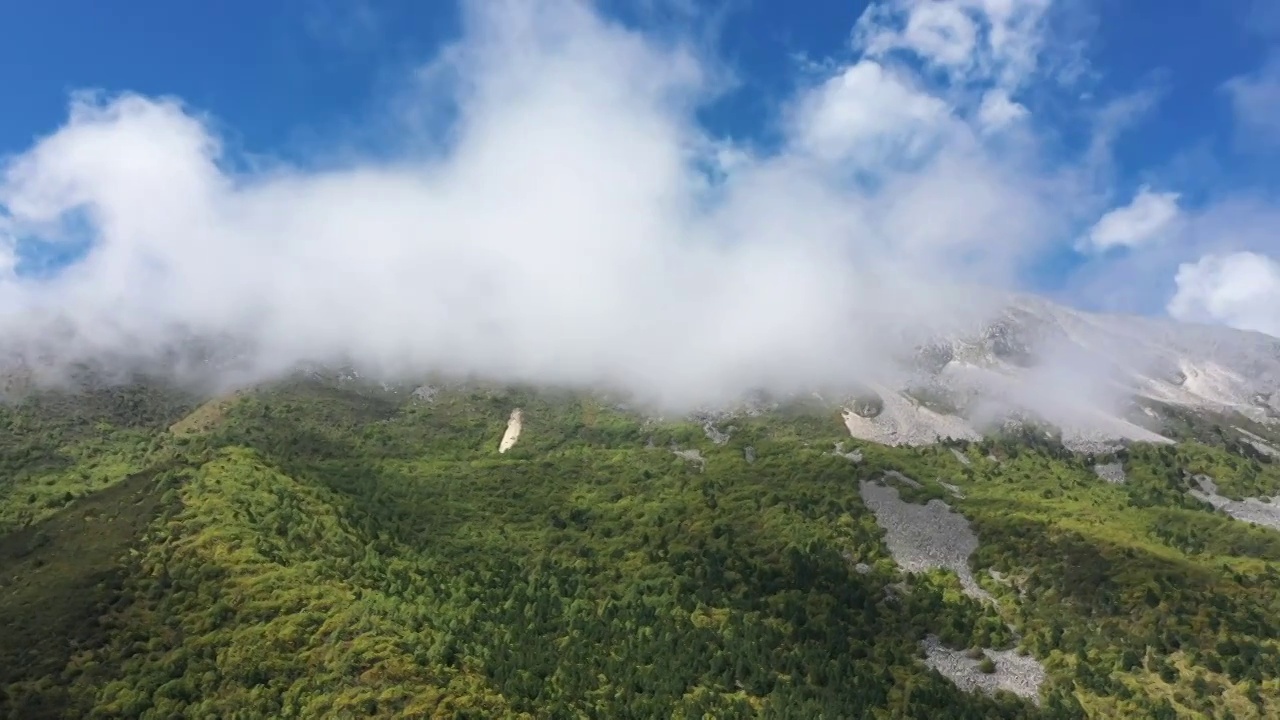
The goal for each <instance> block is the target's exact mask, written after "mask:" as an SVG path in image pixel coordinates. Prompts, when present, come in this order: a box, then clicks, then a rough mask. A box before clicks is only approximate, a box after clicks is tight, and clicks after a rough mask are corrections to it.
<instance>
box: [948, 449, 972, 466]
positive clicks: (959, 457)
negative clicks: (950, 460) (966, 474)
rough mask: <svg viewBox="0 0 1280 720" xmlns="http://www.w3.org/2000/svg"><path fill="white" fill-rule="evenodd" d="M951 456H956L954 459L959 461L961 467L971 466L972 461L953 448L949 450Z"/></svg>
mask: <svg viewBox="0 0 1280 720" xmlns="http://www.w3.org/2000/svg"><path fill="white" fill-rule="evenodd" d="M951 454H952V455H955V456H956V459H957V460H959V461H960V463H961V464H962V465H972V464H973V461H972V460H970V459H969V456H968V455H965V454H964V453H962V452H960V451H959V450H957V449H955V448H951Z"/></svg>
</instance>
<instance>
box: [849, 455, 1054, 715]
mask: <svg viewBox="0 0 1280 720" xmlns="http://www.w3.org/2000/svg"><path fill="white" fill-rule="evenodd" d="M886 476H891V477H892V479H893V480H896V481H899V482H905V483H906V484H908V485H911V486H913V487H919V486H920V484H919V483H918V482H916V481H914V480H911V479H910V478H908V477H906V476H905V475H902V474H901V473H897V472H893V471H890V472H889V473H886ZM947 487H948V489H951V488H954V490H953V492H959V488H956V487H955V486H954V485H947ZM858 490H859V492H860V493H861V494H862V500H863V502H865V503H866V504H867V507H868V508H870V509H871V512H873V513H875V516H876V522H877V523H879V525H880V527H882V528H884V530H885V544H886V545H888V547H889V553H890V554H891V555H892V556H893V560H894V562H896V563H897V564H898V567H900V568H902V570H903V571H904V572H908V573H917V572H924V571H927V570H932V569H934V568H942V569H946V570H951V571H952V572H954V573H955V574H956V575H958V576H959V577H960V584H961V585H962V586H963V587H964V590H965V593H966V594H968V595H969V596H970V597H972V598H974V599H977V600H979V601H983V602H990V603H992V604H995V598H993V597H992V596H991V594H990V593H988V592H987V591H986V590H983V589H982V588H981V587H979V586H978V581H977V580H976V579H975V578H974V577H973V571H972V570H970V569H969V556H970V555H971V554H973V551H974V550H977V549H978V536H977V535H975V534H974V532H973V530H972V529H971V528H970V527H969V521H968V520H966V519H965V517H964V516H963V515H961V514H959V513H957V512H955V511H953V510H952V509H951V507H950V506H949V505H947V504H946V503H944V502H942V501H941V500H936V499H934V500H930V501H929V502H928V504H926V505H916V504H914V503H909V502H905V501H904V500H902V497H901V496H900V495H899V494H898V489H897V488H895V487H892V486H889V485H883V484H880V483H878V482H873V481H866V480H864V481H863V482H862V483H861V484H860V485H859V487H858ZM921 645H922V646H923V647H924V650H925V656H926V657H925V664H926V665H928V666H929V667H930V668H933V669H934V670H937V671H938V672H939V673H940V674H941V675H942V676H943V677H945V678H947V679H948V680H950V681H951V682H953V683H955V685H956V687H958V688H960V689H961V690H964V691H966V692H974V691H981V692H985V693H987V694H994V693H995V692H996V691H997V690H1007V691H1009V692H1011V693H1014V694H1015V695H1018V696H1020V697H1024V698H1027V699H1030V700H1031V701H1032V702H1035V703H1036V704H1037V705H1038V704H1039V703H1040V697H1039V693H1040V686H1041V685H1042V684H1043V683H1044V679H1045V670H1044V666H1043V665H1042V664H1041V663H1040V661H1039V660H1037V659H1036V658H1034V657H1031V656H1030V655H1019V654H1018V653H1017V652H1016V651H1014V650H992V649H990V648H983V650H982V652H983V653H984V654H985V655H986V657H988V658H990V659H991V661H992V662H993V663H994V664H995V672H993V673H984V672H982V670H981V669H980V667H979V665H980V663H981V660H974V659H973V658H970V657H969V656H968V655H967V654H966V651H964V650H952V649H950V648H947V647H945V646H943V645H942V643H941V641H940V640H939V639H938V638H937V637H934V636H929V637H928V638H926V639H925V640H924V641H923V642H922V643H921Z"/></svg>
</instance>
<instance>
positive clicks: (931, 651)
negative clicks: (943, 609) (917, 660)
mask: <svg viewBox="0 0 1280 720" xmlns="http://www.w3.org/2000/svg"><path fill="white" fill-rule="evenodd" d="M920 644H921V645H923V646H924V651H925V654H926V657H925V661H924V664H925V665H928V666H929V667H931V668H933V669H934V670H937V671H938V672H939V673H940V674H941V675H942V676H943V677H945V678H947V679H948V680H950V681H951V682H953V683H955V684H956V687H958V688H960V689H961V690H965V691H968V692H973V691H975V690H981V691H982V692H984V693H987V694H988V695H992V694H995V692H996V691H997V690H1007V691H1009V692H1011V693H1013V694H1014V695H1018V696H1020V697H1024V698H1027V699H1028V700H1031V701H1032V702H1034V703H1036V704H1037V705H1039V704H1040V686H1041V685H1042V684H1044V678H1045V671H1044V666H1042V665H1041V664H1040V661H1038V660H1036V659H1035V658H1033V657H1031V656H1030V655H1019V654H1018V653H1017V651H1015V650H990V649H983V651H982V652H983V654H985V655H986V656H987V657H988V658H991V661H992V662H994V663H995V666H996V671H995V672H993V673H984V672H982V670H980V669H979V668H978V665H979V663H981V662H982V661H981V660H974V659H973V658H971V657H969V656H968V655H967V654H965V651H964V650H952V649H950V648H947V647H944V646H943V645H942V642H941V641H940V640H938V638H937V637H935V636H933V635H930V636H929V637H927V638H925V639H924V640H923V641H922V642H921V643H920Z"/></svg>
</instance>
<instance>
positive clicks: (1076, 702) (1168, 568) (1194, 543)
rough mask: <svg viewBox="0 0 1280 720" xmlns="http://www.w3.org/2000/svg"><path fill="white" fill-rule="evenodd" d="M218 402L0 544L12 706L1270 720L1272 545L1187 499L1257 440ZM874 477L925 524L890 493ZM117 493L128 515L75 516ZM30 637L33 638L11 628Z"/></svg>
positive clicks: (1257, 466)
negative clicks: (879, 431)
mask: <svg viewBox="0 0 1280 720" xmlns="http://www.w3.org/2000/svg"><path fill="white" fill-rule="evenodd" d="M121 397H127V394H123V395H121ZM39 407H40V408H41V409H40V410H39V411H37V410H36V409H34V408H35V406H29V405H20V406H18V407H16V408H12V409H11V410H10V411H9V412H12V413H16V414H17V416H21V417H29V418H31V419H32V421H34V420H36V419H38V420H40V423H39V424H38V425H36V426H38V427H54V426H63V425H66V423H67V422H68V421H65V420H64V419H61V418H62V417H63V416H60V415H58V413H64V415H65V413H66V411H67V408H68V407H74V406H73V405H67V404H55V405H47V404H46V405H42V406H39ZM188 407H193V405H188ZM209 407H210V406H205V407H204V409H203V410H196V411H195V414H196V416H197V417H198V418H200V419H201V421H200V422H191V423H178V424H177V425H176V426H175V427H177V428H178V429H179V430H182V432H180V433H172V432H170V431H169V430H168V428H169V426H170V425H174V424H175V422H176V421H177V420H178V419H177V418H171V417H167V416H166V417H159V416H157V417H155V418H154V420H152V421H151V422H154V425H150V426H148V427H149V428H153V429H148V430H143V431H141V432H143V433H144V434H145V436H146V437H147V438H149V439H148V441H147V444H146V445H145V447H144V448H143V450H142V451H141V454H140V455H139V456H137V460H136V464H139V465H142V466H144V468H143V470H144V472H142V473H137V474H134V475H133V476H132V478H133V479H132V480H129V481H128V482H120V480H119V479H112V480H110V481H109V482H108V483H107V485H106V487H107V488H108V489H106V490H99V491H94V492H91V493H89V494H87V495H85V496H84V497H81V498H73V499H72V500H71V501H70V503H69V504H68V505H67V506H66V507H64V508H61V509H59V508H51V509H50V510H49V512H48V513H44V514H31V515H27V516H23V520H22V521H21V523H20V524H22V525H24V526H25V529H21V530H18V531H17V532H16V533H13V532H10V533H9V534H7V535H4V537H5V542H6V543H8V544H7V545H6V546H5V547H15V546H16V545H17V544H18V543H19V541H20V540H22V539H23V538H30V537H33V536H35V535H38V534H39V533H41V532H43V533H45V535H46V536H47V537H48V538H49V541H48V542H46V544H43V545H41V546H39V547H38V548H36V550H35V552H34V554H28V555H26V556H24V557H22V558H16V559H15V558H14V557H12V556H11V555H6V556H4V558H3V560H2V561H3V562H4V567H3V568H2V570H3V572H2V573H0V576H3V577H4V578H6V580H7V581H8V582H9V584H8V585H6V586H5V587H3V588H0V594H3V596H4V597H3V599H2V600H0V602H3V603H5V604H4V605H3V609H4V610H5V612H4V613H3V614H2V615H0V616H2V617H3V618H4V622H5V623H6V626H5V627H4V628H0V646H2V647H0V650H3V651H4V652H5V653H6V655H5V657H24V658H26V659H27V660H30V662H25V661H24V662H23V663H21V664H18V663H14V664H7V665H6V667H7V668H9V674H8V675H7V676H6V677H5V678H4V681H5V687H4V691H3V693H4V694H3V695H0V707H3V708H4V709H5V710H6V711H7V713H8V715H10V716H12V717H22V718H36V717H58V716H64V715H65V716H71V717H148V718H151V717H169V716H172V715H174V714H180V715H186V716H207V715H213V716H219V717H230V716H236V715H239V716H244V717H319V716H332V717H368V716H378V717H458V716H461V717H578V716H599V717H619V718H625V717H637V718H639V717H701V716H703V714H704V713H708V712H709V713H711V714H712V715H714V716H717V717H755V716H765V717H806V718H809V717H820V716H826V717H921V718H925V717H940V716H946V717H974V718H979V717H982V718H986V717H1175V716H1178V715H1182V716H1186V717H1195V716H1203V715H1205V714H1209V715H1218V716H1225V713H1227V712H1228V711H1230V712H1231V713H1232V714H1233V715H1234V716H1235V717H1267V716H1272V715H1274V713H1275V712H1277V710H1280V681H1278V680H1277V678H1280V643H1278V640H1280V638H1278V636H1280V627H1278V626H1277V625H1276V623H1275V621H1274V618H1275V617H1280V612H1278V611H1280V605H1277V603H1280V593H1278V592H1276V591H1277V590H1278V589H1280V571H1278V570H1280V565H1278V564H1277V563H1280V534H1277V533H1276V532H1275V531H1274V530H1271V529H1268V528H1265V527H1258V526H1254V525H1249V524H1247V523H1244V522H1241V521H1239V520H1235V519H1232V518H1230V517H1228V516H1226V515H1225V514H1223V513H1220V512H1216V511H1215V510H1214V508H1213V507H1212V506H1210V505H1209V504H1207V503H1205V502H1202V501H1201V500H1199V499H1198V498H1197V496H1196V495H1195V494H1194V492H1193V491H1199V489H1200V488H1201V486H1200V485H1198V484H1196V481H1195V480H1194V478H1195V477H1197V476H1209V477H1212V478H1214V480H1215V481H1216V483H1217V491H1218V492H1219V493H1222V494H1223V495H1224V496H1230V497H1235V498H1243V497H1257V496H1270V495H1273V494H1280V467H1278V466H1277V465H1274V464H1272V463H1271V462H1269V461H1268V459H1267V458H1266V457H1265V456H1258V457H1255V456H1253V455H1249V454H1247V453H1246V448H1245V446H1244V445H1241V444H1235V445H1231V448H1230V449H1229V448H1228V444H1229V443H1227V442H1226V441H1225V440H1224V441H1223V442H1220V443H1218V445H1219V446H1214V445H1210V444H1204V443H1199V442H1194V441H1183V442H1180V443H1178V444H1176V445H1173V444H1169V443H1159V444H1144V443H1136V444H1132V445H1131V446H1130V447H1128V448H1127V449H1125V450H1123V451H1121V452H1120V453H1119V454H1118V455H1116V456H1115V457H1109V456H1098V457H1090V456H1087V455H1080V454H1074V453H1072V452H1071V451H1070V450H1068V449H1067V448H1065V447H1063V446H1062V445H1061V444H1060V443H1058V441H1056V440H1055V439H1053V438H1052V437H1046V435H1045V434H1044V433H1043V432H1040V431H1039V430H1035V429H1032V428H1030V427H1024V428H1022V429H1011V431H1010V433H1008V434H1004V435H997V436H994V437H990V438H987V439H983V440H977V441H964V442H959V443H950V444H949V445H946V446H944V445H937V446H932V447H911V446H898V447H889V446H884V445H878V444H874V443H868V442H861V441H856V440H851V439H850V438H849V435H848V432H847V429H846V427H845V422H844V418H842V416H841V407H842V405H841V404H833V403H824V402H819V401H817V400H816V399H814V400H811V401H807V402H800V401H792V402H788V403H779V404H777V405H776V406H775V407H772V409H771V410H769V411H767V412H757V411H752V412H751V413H749V414H748V413H742V414H732V415H724V414H721V415H715V416H711V417H707V418H705V419H701V420H697V421H680V420H676V421H657V420H654V419H647V418H645V417H643V416H641V415H638V414H634V413H631V412H629V411H626V410H622V409H619V407H618V404H617V403H616V402H613V401H610V400H607V399H605V398H603V397H601V396H598V395H585V394H576V393H567V392H551V391H546V390H540V391H535V390H532V389H527V388H507V387H500V386H476V385H447V386H440V387H436V388H433V389H432V390H431V391H427V390H422V391H420V392H412V388H411V387H410V388H398V387H383V386H378V385H374V384H369V383H363V382H359V381H355V380H350V379H348V380H343V379H340V378H338V377H329V378H322V377H314V376H313V377H310V378H299V379H295V380H293V381H289V382H285V383H281V384H276V385H272V386H268V387H263V388H260V389H259V390H257V391H254V392H250V393H244V394H243V395H242V396H240V397H237V398H233V399H226V400H224V401H221V402H219V403H216V404H215V406H214V407H216V409H217V412H216V413H212V412H209ZM858 407H859V408H861V409H864V411H869V410H868V409H867V408H862V406H858ZM515 408H520V409H521V411H522V412H521V415H522V419H523V428H522V432H521V435H520V438H519V442H517V443H516V444H515V445H514V446H512V447H510V448H509V449H508V451H507V452H505V453H499V443H500V440H501V438H502V436H503V433H504V431H505V429H506V428H507V422H508V420H509V418H510V416H511V413H512V410H513V409H515ZM1171 432H1172V431H1171ZM72 436H74V434H72V435H65V436H64V437H72ZM11 439H12V440H13V441H14V442H16V441H17V440H19V439H21V440H22V441H23V442H24V443H32V442H36V440H37V438H33V437H30V436H29V435H26V434H24V433H22V432H16V433H13V434H12V435H11ZM838 443H843V445H840V446H839V447H840V448H842V449H840V450H839V451H836V448H837V447H838V445H837V444H838ZM851 449H852V450H853V451H854V452H850V450H851ZM1104 462H1118V463H1120V465H1121V469H1122V471H1123V478H1122V479H1123V482H1114V481H1108V480H1107V479H1104V478H1103V477H1100V476H1099V475H1098V474H1097V473H1095V471H1094V465H1096V464H1099V463H1104ZM70 467H71V468H73V469H71V470H70V471H69V472H70V475H71V477H72V478H73V479H74V477H75V473H76V472H77V471H76V470H75V469H74V467H75V466H70ZM47 472H48V471H45V473H44V474H41V473H28V474H27V475H19V476H13V478H12V479H11V480H10V481H9V482H10V487H11V492H10V493H9V494H7V495H6V496H5V497H6V498H7V499H6V500H5V504H6V507H8V506H9V505H11V504H13V503H14V502H15V501H14V499H15V498H21V497H22V493H23V492H24V491H25V490H26V488H27V487H30V486H32V484H33V483H34V484H35V485H42V484H44V482H45V481H46V480H47V479H48V478H49V477H54V478H55V482H62V480H61V478H62V476H61V475H49V474H47ZM867 483H871V485H868V484H867ZM876 483H884V484H885V485H886V487H892V488H893V491H892V492H893V493H894V495H895V496H896V497H898V498H900V499H899V500H897V501H895V502H901V503H903V504H904V505H903V507H904V508H905V509H906V510H907V512H900V513H898V515H897V516H896V517H897V518H898V519H894V517H895V516H885V517H881V516H880V514H879V512H878V511H877V512H872V510H871V509H870V508H869V507H868V505H869V503H870V501H865V500H864V494H865V493H867V492H869V491H870V488H871V487H873V486H875V484H876ZM113 488H119V490H114V489H113ZM113 492H115V493H117V494H115V495H112V494H111V493H113ZM119 493H124V495H120V494H119ZM138 493H142V494H141V495H138ZM119 497H133V498H139V499H141V500H142V502H139V503H136V504H134V503H133V501H131V502H130V504H127V505H126V506H119V507H120V508H121V510H120V511H116V512H114V513H106V512H101V511H94V512H90V511H91V510H93V508H95V507H102V506H103V503H108V504H109V503H112V502H118V501H115V500H112V498H119ZM876 502H883V501H880V500H877V501H876ZM926 502H928V503H931V504H933V506H935V507H936V504H937V503H945V504H946V506H948V507H949V508H950V511H949V512H952V513H955V514H956V516H957V517H958V518H960V524H959V525H954V523H953V524H952V525H954V527H953V529H952V530H950V531H948V532H961V533H963V532H965V531H964V530H963V528H964V524H965V523H967V524H968V527H969V528H970V529H971V530H970V532H972V533H973V541H972V542H973V546H972V547H976V549H975V550H973V552H972V554H970V555H969V556H968V557H965V556H964V555H963V554H961V555H960V556H959V559H958V560H948V561H947V562H948V563H952V564H951V565H946V564H943V565H936V566H935V565H933V564H931V563H932V561H926V562H925V563H924V564H923V565H919V564H918V562H916V561H912V562H908V560H907V558H906V556H902V555H901V553H902V552H904V548H902V547H900V541H899V540H893V542H892V543H891V542H889V540H891V539H892V538H893V537H900V536H903V535H902V533H896V531H895V533H896V534H895V533H889V534H886V531H885V528H883V527H882V526H881V523H897V522H910V520H909V519H908V518H910V517H913V514H912V513H911V512H909V509H910V507H913V505H912V504H913V503H926ZM18 504H21V503H20V502H19V503H18ZM125 507H128V508H133V510H132V511H130V512H123V508H125ZM85 514H88V515H92V516H94V517H97V518H108V517H109V519H104V520H102V521H100V522H108V523H110V524H109V525H107V526H106V527H109V528H117V529H116V530H111V531H110V533H111V537H115V538H119V540H118V541H112V542H111V543H103V544H102V546H101V547H100V548H98V551H100V552H101V553H105V555H98V556H96V558H88V557H86V558H85V562H84V563H81V564H80V567H81V568H82V570H83V572H84V573H86V574H84V575H83V577H84V578H85V579H84V580H83V581H81V580H77V579H76V578H77V577H80V576H78V575H77V573H79V572H82V570H81V569H76V567H72V566H71V565H68V564H67V563H66V561H67V560H68V559H69V558H71V557H75V556H77V555H78V554H79V553H81V552H82V551H81V550H79V549H77V548H82V547H87V545H85V543H89V542H92V541H93V540H94V539H95V538H99V537H102V536H103V535H102V533H103V532H104V529H103V527H104V526H102V525H100V524H99V525H95V524H92V523H89V522H86V521H85V520H84V519H83V517H82V515H85ZM153 517H154V520H151V519H149V518H153ZM117 521H118V522H117ZM139 523H141V525H139ZM949 526H951V525H949ZM890 529H893V526H890ZM905 536H906V537H911V536H915V537H931V536H929V535H927V534H925V535H921V534H919V533H914V534H913V533H911V532H908V533H907V534H906V535H905ZM937 537H939V538H941V539H935V540H933V541H930V542H935V543H942V544H943V545H946V546H949V545H951V544H953V543H952V541H950V540H947V539H946V538H944V537H942V536H937ZM24 547H30V545H29V544H28V545H26V546H24ZM129 548H132V550H130V549H129ZM939 550H940V548H939V547H937V546H931V545H929V544H928V543H926V545H925V546H922V547H919V548H916V549H915V550H913V551H912V552H915V553H916V557H923V558H926V559H927V558H930V557H934V556H936V553H937V552H938V551H939ZM42 552H43V553H44V554H43V555H41V554H40V553H42ZM108 558H112V559H110V560H109V559H108ZM40 560H43V561H44V563H45V564H44V565H43V566H41V567H40V568H37V567H36V566H35V563H36V562H38V561H40ZM955 562H959V563H962V564H961V565H960V566H958V567H959V568H960V569H961V570H963V569H964V568H966V567H967V568H968V571H969V572H968V575H969V576H970V579H966V580H964V582H965V583H976V584H977V590H978V591H980V592H977V591H974V592H972V593H968V594H967V593H966V591H965V588H964V586H963V585H962V577H964V575H965V573H961V574H960V575H958V574H957V570H956V567H957V566H955V565H954V563H955ZM89 566H92V567H93V572H103V573H106V574H107V575H104V577H113V578H118V579H117V580H111V581H107V582H105V583H104V584H103V587H102V592H101V593H97V592H96V591H95V592H84V593H82V594H81V596H79V597H77V603H78V604H77V603H61V604H60V603H41V602H40V600H41V599H42V598H54V597H65V596H66V594H67V593H68V591H69V589H73V588H93V587H97V586H96V585H94V577H95V576H94V575H93V574H92V573H91V572H89ZM906 569H911V570H912V571H915V572H916V574H912V573H910V572H905V570H906ZM41 572H43V573H44V574H43V575H42V574H40V573H41ZM51 573H52V574H51ZM76 583H81V584H79V585H77V584H76ZM83 583H88V585H85V584H83ZM77 592H79V591H77ZM89 620H92V622H87V621H89ZM36 628H38V629H39V630H41V631H47V632H45V635H44V636H45V637H48V638H50V641H49V642H48V643H46V644H40V643H30V642H28V641H27V640H25V639H24V638H27V637H33V636H34V634H33V633H34V630H35V629H36ZM946 648H954V651H950V650H946ZM1015 649H1016V652H1015ZM1005 651H1008V652H1005ZM947 652H953V653H954V654H953V655H949V656H948V655H945V653H947ZM966 652H968V653H969V654H971V655H973V656H975V658H977V659H969V657H967V656H966V655H965V653H966ZM15 653H26V655H19V654H15ZM1002 653H1003V654H1002ZM33 655H34V656H35V657H33ZM984 657H985V658H987V659H993V660H994V662H992V663H991V665H990V668H989V669H990V670H991V671H992V675H991V677H994V678H997V679H998V680H999V682H997V683H996V684H992V685H990V686H991V687H1007V688H1011V689H1018V690H1019V691H1020V692H1026V693H1028V694H1026V695H1025V696H1024V697H1018V696H1016V695H1012V694H1006V693H998V694H996V695H994V696H988V695H987V694H985V693H984V692H983V691H982V690H981V688H982V687H986V686H987V685H986V684H984V683H985V681H984V680H983V678H985V677H987V675H986V674H985V671H986V669H987V668H986V667H985V662H986V661H985V660H982V661H980V659H981V658H984ZM966 663H969V665H966ZM1023 666H1025V667H1026V668H1029V669H1024V670H1022V671H1019V670H1017V668H1019V667H1023ZM1039 667H1042V668H1043V671H1042V672H1043V679H1042V680H1037V679H1035V674H1036V673H1038V672H1041V671H1038V670H1035V668H1039ZM931 668H938V671H935V670H933V669H931ZM966 668H968V669H967V670H966ZM944 671H945V672H944ZM966 672H967V673H969V674H968V675H965V674H964V673H966ZM1018 672H1021V673H1023V674H1022V676H1021V677H1023V680H1022V681H1017V680H1014V679H1013V678H1014V677H1015V676H1014V675H1008V676H1006V674H1007V673H1018ZM1028 672H1030V673H1032V675H1026V673H1028ZM955 673H960V674H955ZM1006 677H1008V678H1010V679H1009V681H1008V682H1007V683H1006V680H1005V678H1006ZM1018 682H1022V683H1023V684H1022V685H1019V684H1018ZM1002 683H1004V684H1002ZM1009 683H1012V684H1009ZM1027 683H1029V684H1027ZM962 687H970V688H975V690H974V691H973V692H968V691H965V690H962V689H961V688H962Z"/></svg>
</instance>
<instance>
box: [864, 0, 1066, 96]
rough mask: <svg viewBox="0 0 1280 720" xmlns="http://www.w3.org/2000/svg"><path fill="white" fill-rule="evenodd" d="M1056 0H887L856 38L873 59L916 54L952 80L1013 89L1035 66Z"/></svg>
mask: <svg viewBox="0 0 1280 720" xmlns="http://www.w3.org/2000/svg"><path fill="white" fill-rule="evenodd" d="M1050 4H1051V0H932V1H929V2H921V1H920V0H887V1H886V2H879V3H873V4H872V5H870V6H869V7H868V8H867V10H866V11H865V12H864V13H863V15H862V17H861V18H860V19H859V21H858V25H857V28H856V30H855V40H856V43H857V45H858V46H859V47H860V48H863V49H864V50H865V51H866V52H867V53H868V55H870V56H872V57H884V56H886V55H888V54H890V53H892V52H894V51H905V52H908V53H911V54H914V55H916V56H917V57H919V58H920V59H922V60H923V61H925V62H926V63H928V64H929V65H931V66H932V67H933V68H935V69H937V70H940V71H942V72H944V73H945V74H946V75H947V76H948V77H949V78H950V79H951V81H952V82H957V83H968V82H971V81H975V80H977V81H982V82H995V83H996V84H997V85H999V86H1000V87H1002V88H1005V89H1006V90H1011V89H1014V88H1016V87H1018V86H1019V85H1021V84H1022V83H1023V82H1024V81H1026V80H1027V79H1028V78H1029V77H1030V76H1031V75H1032V74H1033V73H1034V72H1035V70H1036V67H1037V65H1038V60H1039V56H1040V50H1041V44H1042V42H1043V40H1044V33H1043V29H1044V28H1043V26H1044V19H1045V15H1046V13H1047V11H1048V9H1049V7H1050Z"/></svg>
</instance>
